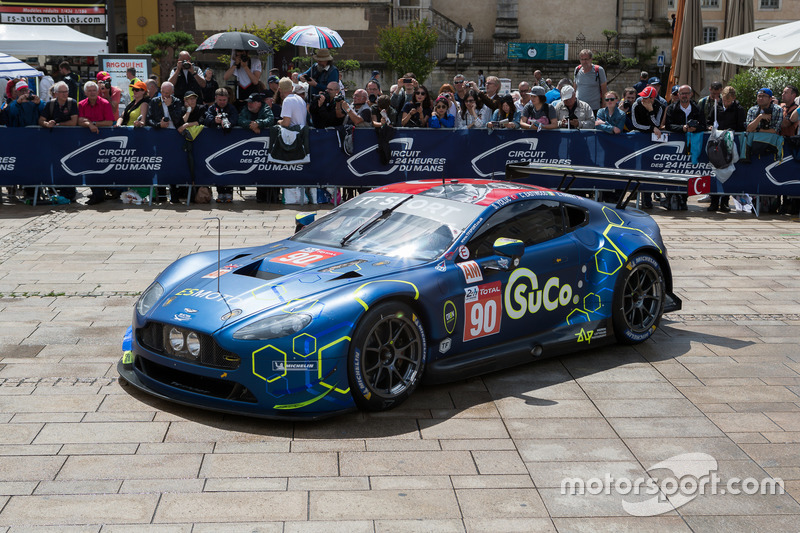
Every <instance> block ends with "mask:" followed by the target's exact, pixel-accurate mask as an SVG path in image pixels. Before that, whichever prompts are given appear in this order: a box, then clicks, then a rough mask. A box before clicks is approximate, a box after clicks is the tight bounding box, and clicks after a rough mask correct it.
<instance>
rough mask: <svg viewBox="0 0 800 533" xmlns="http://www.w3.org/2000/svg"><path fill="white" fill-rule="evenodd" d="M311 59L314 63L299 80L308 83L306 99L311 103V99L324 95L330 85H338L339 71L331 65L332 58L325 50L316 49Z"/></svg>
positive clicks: (328, 51)
mask: <svg viewBox="0 0 800 533" xmlns="http://www.w3.org/2000/svg"><path fill="white" fill-rule="evenodd" d="M312 57H313V59H314V61H316V63H314V64H313V65H311V67H309V69H308V70H306V71H305V72H303V73H302V74H301V75H300V76H299V80H300V81H302V82H305V83H308V98H309V100H311V101H312V102H313V97H315V96H318V95H319V94H320V93H324V92H325V91H326V90H327V88H328V86H329V84H330V83H332V82H336V85H337V86H338V85H339V69H338V68H336V67H335V66H334V65H333V56H332V55H331V51H330V50H328V49H327V48H320V49H318V50H317V51H316V52H315V53H314V55H313V56H312Z"/></svg>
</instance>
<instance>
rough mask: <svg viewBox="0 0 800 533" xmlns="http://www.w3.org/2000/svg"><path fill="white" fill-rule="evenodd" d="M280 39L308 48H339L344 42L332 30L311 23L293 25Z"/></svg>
mask: <svg viewBox="0 0 800 533" xmlns="http://www.w3.org/2000/svg"><path fill="white" fill-rule="evenodd" d="M281 39H283V40H284V41H286V42H288V43H289V44H293V45H295V46H306V47H309V48H340V47H341V46H342V45H343V44H344V40H342V38H341V37H340V36H339V34H338V33H336V32H335V31H334V30H332V29H330V28H326V27H325V26H313V25H312V26H294V27H293V28H292V29H291V30H289V31H287V32H286V33H285V34H284V35H283V37H281Z"/></svg>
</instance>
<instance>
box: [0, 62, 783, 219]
mask: <svg viewBox="0 0 800 533" xmlns="http://www.w3.org/2000/svg"><path fill="white" fill-rule="evenodd" d="M579 59H580V64H579V65H578V66H577V67H575V69H574V72H573V73H572V78H562V79H560V80H559V81H558V83H556V84H555V85H554V84H553V82H552V80H551V79H550V78H545V77H544V76H543V74H542V72H541V71H539V70H536V71H535V72H534V73H533V78H532V79H531V81H521V82H519V84H518V86H517V90H514V91H511V92H510V93H509V92H508V91H505V92H504V91H502V90H501V89H502V87H501V81H500V80H499V79H498V78H497V77H496V76H492V75H489V76H486V77H484V76H483V72H482V71H481V72H479V75H478V77H477V78H476V79H475V80H470V79H468V78H467V77H466V76H464V75H463V74H460V73H459V74H456V75H455V76H454V77H453V80H452V83H445V84H443V85H442V86H441V87H439V89H438V91H437V92H436V93H434V92H432V91H431V90H430V89H429V88H428V87H426V86H425V85H423V84H422V83H420V81H419V80H417V78H416V76H415V75H414V73H413V72H407V73H405V74H404V75H403V76H402V77H400V78H399V79H398V80H397V83H395V84H393V85H392V86H391V87H389V88H386V89H385V90H384V88H383V87H382V86H381V81H380V78H379V76H378V72H377V71H375V72H373V76H372V78H371V79H370V80H369V82H368V83H367V84H366V86H364V87H363V88H361V87H358V88H355V89H354V90H352V92H350V93H349V94H348V91H346V90H345V85H344V83H343V82H342V80H341V79H340V74H339V70H338V69H337V67H336V66H335V64H334V61H333V57H332V55H331V53H330V51H329V50H325V49H320V50H316V51H315V53H314V54H313V60H314V62H313V64H312V65H311V67H309V68H308V69H307V70H306V71H305V72H302V73H301V72H294V73H293V74H291V75H290V76H287V77H283V78H281V77H279V74H280V72H279V71H278V70H277V69H273V70H272V71H270V72H269V73H268V74H267V75H266V76H265V77H266V83H263V82H262V81H261V77H262V70H263V69H262V63H261V61H260V60H259V59H258V57H251V56H249V54H247V53H246V52H244V51H234V52H233V54H232V56H231V60H230V65H229V68H228V69H227V70H226V71H225V73H224V75H223V81H224V82H230V85H226V86H222V87H220V85H219V84H218V82H217V81H216V79H215V77H214V73H213V71H212V70H211V69H205V70H204V69H201V68H199V67H198V66H197V65H196V64H195V63H193V62H192V58H191V55H190V54H189V53H188V52H186V51H183V52H180V54H179V55H178V60H177V65H176V66H175V68H174V69H172V71H171V72H170V73H169V77H168V81H165V82H164V83H162V84H161V85H159V84H158V82H157V80H156V79H147V80H140V79H139V78H137V77H136V76H137V73H136V70H135V69H129V70H128V73H127V77H128V79H129V86H128V91H129V94H128V95H127V96H128V97H127V98H123V96H124V95H123V94H122V91H121V90H120V89H119V88H117V87H115V86H113V85H112V84H111V81H110V78H111V76H110V75H109V74H108V73H107V72H99V73H98V74H97V77H96V81H95V80H92V81H88V82H86V83H84V84H83V85H82V86H80V85H79V84H78V81H77V80H78V77H77V76H76V75H75V74H74V73H72V71H71V69H70V66H69V64H67V63H62V64H60V65H59V71H60V74H61V79H60V80H59V81H58V82H57V83H54V84H52V86H50V87H49V90H48V91H47V94H46V95H44V94H43V95H42V97H41V98H40V97H39V96H36V95H31V94H30V90H29V87H28V86H27V83H26V82H25V81H24V80H12V82H11V83H9V84H8V87H7V88H6V95H7V104H6V105H5V106H4V107H3V109H2V113H0V122H2V124H5V125H8V126H11V127H19V126H29V125H36V124H38V125H40V126H42V127H46V128H54V127H57V126H81V127H85V128H87V129H89V130H90V131H91V132H92V133H97V132H98V131H99V128H105V127H113V126H116V127H126V126H128V127H143V126H148V127H150V128H152V129H154V130H160V129H165V130H166V129H174V130H176V131H177V132H178V133H179V134H181V135H183V136H184V137H186V138H187V140H190V141H191V140H192V139H193V138H194V137H196V135H197V134H198V133H199V131H200V130H199V129H198V128H199V127H205V128H212V129H221V130H230V129H231V128H235V127H240V128H244V129H248V130H250V131H251V132H253V134H257V135H260V134H263V133H265V132H267V131H268V130H269V129H270V128H272V127H273V126H275V125H279V126H282V127H284V128H295V129H299V130H302V128H304V127H306V126H308V127H313V128H343V129H344V130H345V131H347V129H349V128H370V127H373V128H391V127H406V128H456V129H487V130H493V129H498V128H502V129H524V130H529V131H531V130H532V131H531V133H533V134H537V133H540V132H542V131H543V130H545V131H548V130H557V129H562V130H572V129H596V130H599V131H602V132H604V133H607V134H610V135H619V134H622V133H626V132H642V133H646V134H652V135H654V136H655V137H661V135H662V133H663V132H681V133H693V132H697V131H707V130H710V129H711V128H712V127H713V126H716V127H718V128H719V129H731V130H733V131H748V132H763V133H774V134H778V135H782V136H792V135H797V132H798V101H797V100H798V91H797V88H795V87H793V86H787V87H786V88H785V89H784V90H783V93H782V94H781V95H780V98H775V97H774V96H773V94H772V92H771V91H770V90H769V89H767V88H764V89H761V90H759V91H758V95H757V104H756V105H755V106H753V107H752V108H750V109H744V108H743V107H742V106H741V105H740V104H739V102H738V101H737V100H736V92H735V90H734V89H733V88H732V87H730V86H728V87H723V84H722V83H720V82H717V81H715V82H713V83H711V84H710V86H709V87H708V91H709V95H708V96H706V97H704V98H701V99H699V100H695V99H694V96H695V95H696V94H698V93H699V88H692V87H689V86H688V85H683V86H674V87H672V88H671V90H670V95H669V96H670V101H669V102H668V101H667V100H666V99H665V98H663V97H662V96H661V94H660V90H661V80H660V79H659V78H658V77H650V76H649V74H648V73H647V72H644V71H643V72H641V74H640V81H639V82H638V83H637V84H636V85H635V86H633V87H626V88H625V89H624V90H623V91H621V92H620V93H618V92H617V91H613V90H608V82H607V79H606V74H605V71H604V70H603V68H602V67H601V66H599V65H596V64H594V63H593V62H592V52H591V51H590V50H581V51H580V53H579ZM48 78H49V76H48ZM153 78H156V77H155V76H154V77H153ZM50 81H51V82H52V78H50ZM49 85H50V83H48V82H45V83H44V84H43V85H42V87H45V88H47V87H48V86H49ZM45 90H47V89H45ZM620 94H622V97H621V98H620ZM122 101H124V102H125V105H124V108H123V109H124V111H123V112H122V113H120V108H121V102H122ZM200 129H201V128H200ZM61 192H62V193H63V194H64V195H65V196H66V197H67V198H68V199H70V200H73V201H74V199H75V191H74V189H64V190H63V191H61ZM26 194H27V192H26ZM109 194H111V195H113V194H118V191H110V192H109V191H105V190H103V189H102V188H94V189H93V190H92V196H91V197H90V198H89V200H88V203H89V204H96V203H100V202H103V201H105V200H106V199H107V198H108V195H109ZM170 194H171V199H172V200H173V201H175V202H180V201H185V199H186V195H187V194H189V191H187V190H185V188H180V187H176V186H173V187H171V190H170ZM257 198H258V199H260V200H263V199H264V196H263V195H261V194H259V195H258V196H257ZM232 199H233V188H232V187H229V186H219V187H217V201H218V202H225V203H227V202H231V201H232ZM727 202H728V199H727V197H722V198H721V199H720V198H719V197H716V196H715V197H714V198H713V199H712V204H711V207H710V208H709V209H710V210H717V209H719V210H723V211H724V210H728V209H729V208H728V205H727ZM682 205H683V206H685V202H684V203H683V204H682ZM644 207H646V208H649V207H652V200H651V198H650V197H649V195H645V196H644Z"/></svg>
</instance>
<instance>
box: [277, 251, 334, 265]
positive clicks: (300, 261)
mask: <svg viewBox="0 0 800 533" xmlns="http://www.w3.org/2000/svg"><path fill="white" fill-rule="evenodd" d="M277 259H278V260H279V261H280V262H281V263H290V264H292V265H301V266H302V265H307V264H309V263H314V262H315V261H319V260H321V259H325V256H324V255H321V254H314V253H309V252H294V253H291V254H286V255H284V256H282V257H279V258H277Z"/></svg>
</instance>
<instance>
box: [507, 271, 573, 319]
mask: <svg viewBox="0 0 800 533" xmlns="http://www.w3.org/2000/svg"><path fill="white" fill-rule="evenodd" d="M578 300H579V298H578V297H577V296H575V298H574V299H573V297H572V286H571V285H570V284H569V283H565V284H563V285H562V284H561V280H560V279H559V278H557V277H552V278H550V279H548V280H547V281H546V282H545V284H544V287H542V288H541V289H540V288H539V279H538V278H537V276H536V274H535V273H533V272H532V271H531V270H529V269H527V268H518V269H516V270H515V271H514V272H512V273H511V276H509V278H508V283H507V284H506V290H505V293H504V294H503V304H504V306H505V309H506V314H508V316H509V317H510V318H512V319H515V320H516V319H520V318H522V317H524V316H525V315H526V314H535V313H538V312H539V310H540V309H541V308H542V307H544V309H545V311H555V310H556V309H558V308H559V307H560V306H566V305H569V304H570V302H572V303H573V304H577V303H578Z"/></svg>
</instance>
